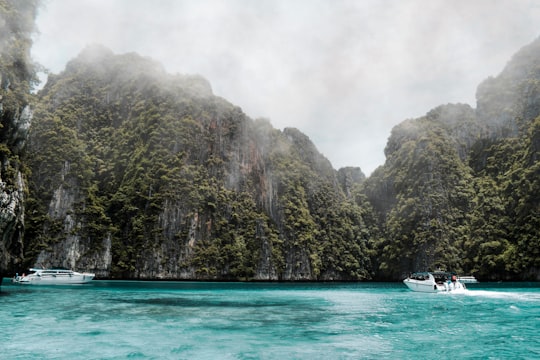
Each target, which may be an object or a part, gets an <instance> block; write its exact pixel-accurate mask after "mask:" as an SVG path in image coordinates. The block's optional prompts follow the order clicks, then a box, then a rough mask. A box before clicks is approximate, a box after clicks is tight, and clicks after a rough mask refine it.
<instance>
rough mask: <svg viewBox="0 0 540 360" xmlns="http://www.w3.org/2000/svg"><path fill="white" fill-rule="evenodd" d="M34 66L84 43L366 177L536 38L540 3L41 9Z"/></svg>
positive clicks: (61, 61)
mask: <svg viewBox="0 0 540 360" xmlns="http://www.w3.org/2000/svg"><path fill="white" fill-rule="evenodd" d="M44 3H45V5H44V6H43V7H42V8H41V9H40V11H39V14H38V18H37V26H38V31H39V34H38V35H36V38H35V42H34V47H33V52H32V53H33V56H34V59H35V60H36V61H38V62H39V63H41V64H42V65H44V66H45V67H46V68H48V69H49V70H50V71H52V72H54V73H59V72H61V71H62V70H63V69H64V67H65V65H66V63H67V62H68V61H69V60H70V59H72V58H74V57H75V56H77V55H78V54H79V52H80V51H81V50H82V49H83V48H84V47H85V46H86V45H88V44H92V43H100V44H103V45H105V46H107V47H109V48H110V49H111V50H113V51H114V52H115V53H125V52H133V51H134V52H137V53H139V54H141V55H143V56H149V57H151V58H153V59H155V60H157V61H159V62H161V63H162V64H163V65H164V66H165V68H166V70H167V71H168V72H170V73H181V74H200V75H202V76H203V77H205V78H206V79H208V80H209V81H210V83H211V85H212V88H213V91H214V93H215V94H216V95H219V96H222V97H224V98H226V99H227V100H229V101H230V102H232V103H234V104H235V105H238V106H240V107H241V108H242V109H243V110H244V112H245V113H246V114H247V115H248V116H249V117H251V118H258V117H264V118H268V119H270V121H271V123H272V124H273V126H274V127H276V128H278V129H283V128H285V127H296V128H298V129H300V130H301V131H302V132H304V133H305V134H306V135H308V136H309V137H310V138H311V140H312V141H313V142H314V143H315V145H316V146H317V148H318V149H319V151H321V152H322V153H323V154H324V155H325V156H326V157H327V158H328V159H329V160H330V161H331V162H332V164H333V166H334V168H336V169H338V168H340V167H343V166H360V167H361V169H362V171H364V173H365V174H366V175H369V174H370V173H371V172H372V171H373V170H374V169H375V168H376V167H377V166H379V165H382V164H383V163H384V160H385V158H384V147H385V145H386V141H387V139H388V137H389V135H390V131H391V129H392V127H393V126H394V125H396V124H398V123H399V122H401V121H403V120H405V119H407V118H415V117H419V116H422V115H424V114H425V113H427V112H428V111H429V110H431V109H432V108H434V107H436V106H438V105H441V104H446V103H468V104H470V105H471V106H473V107H475V106H476V101H475V92H476V87H477V85H478V84H479V83H480V82H481V81H482V80H484V79H485V78H487V77H488V76H496V75H497V74H498V73H499V72H500V71H501V70H502V69H503V67H504V66H505V64H506V63H507V62H508V61H509V60H510V58H511V57H512V55H513V54H514V53H515V52H517V51H518V50H519V49H520V48H521V47H522V46H524V45H527V44H528V43H530V42H532V41H533V40H534V39H536V38H537V37H538V36H539V35H540V1H538V0H474V1H471V0H350V1H347V0H320V1H318V0H46V1H44Z"/></svg>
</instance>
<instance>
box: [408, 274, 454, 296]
mask: <svg viewBox="0 0 540 360" xmlns="http://www.w3.org/2000/svg"><path fill="white" fill-rule="evenodd" d="M403 283H404V284H405V285H407V287H408V288H409V289H411V290H413V291H419V292H441V291H445V292H449V291H463V290H465V285H464V284H463V283H462V282H461V281H459V279H458V277H457V276H456V275H455V274H452V273H449V272H445V271H436V272H417V273H413V274H411V275H409V277H408V278H406V279H405V280H403Z"/></svg>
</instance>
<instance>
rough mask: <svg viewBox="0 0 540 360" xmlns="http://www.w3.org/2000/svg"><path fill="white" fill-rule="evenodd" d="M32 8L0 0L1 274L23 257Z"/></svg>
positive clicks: (28, 3)
mask: <svg viewBox="0 0 540 360" xmlns="http://www.w3.org/2000/svg"><path fill="white" fill-rule="evenodd" d="M36 8H37V2H36V1H25V2H20V1H5V0H4V1H0V280H1V277H2V274H3V273H10V272H12V271H13V269H15V268H16V267H18V266H20V264H21V263H22V259H23V233H24V205H25V191H26V183H25V174H24V170H23V167H24V166H23V164H22V163H21V160H20V158H21V155H22V153H23V150H24V147H25V143H26V138H27V133H28V129H29V127H30V122H31V120H32V110H31V108H30V105H29V101H30V100H29V97H30V96H29V94H30V89H31V84H32V82H33V81H34V80H35V79H34V65H33V63H32V62H31V60H30V46H31V34H32V32H33V31H34V18H35V15H36Z"/></svg>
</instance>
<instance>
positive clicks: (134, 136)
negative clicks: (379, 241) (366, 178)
mask: <svg viewBox="0 0 540 360" xmlns="http://www.w3.org/2000/svg"><path fill="white" fill-rule="evenodd" d="M27 160H28V164H29V166H30V168H31V169H32V176H31V178H30V180H31V181H30V192H31V194H32V200H33V201H32V202H31V204H29V209H28V218H29V219H31V226H29V228H28V235H29V237H28V239H29V241H28V244H27V245H28V249H29V254H31V256H32V258H34V259H35V262H36V263H37V264H50V265H52V264H62V265H64V266H70V267H83V268H88V269H91V270H93V271H96V272H97V273H98V274H99V275H100V276H106V277H109V276H111V277H121V278H174V279H240V278H246V279H259V280H262V279H264V280H321V279H342V280H359V279H368V278H370V277H371V268H370V260H369V256H368V250H367V241H368V238H367V234H368V231H367V226H366V225H365V224H364V223H363V221H362V214H361V209H360V208H359V207H358V206H357V205H356V204H355V203H354V201H353V200H352V198H351V196H346V195H345V192H344V187H341V186H340V181H338V174H337V172H336V171H335V170H334V169H333V168H332V165H331V164H330V162H329V161H328V160H327V159H326V158H324V157H323V156H322V155H321V154H320V153H319V152H318V151H317V149H316V147H315V145H314V144H313V143H312V142H311V141H310V139H309V138H308V137H307V136H305V135H304V134H302V133H301V132H300V131H299V130H297V129H293V128H287V129H285V130H283V131H279V130H276V129H274V128H273V127H272V126H271V124H270V123H269V122H268V121H266V120H263V119H259V120H252V119H250V118H248V117H247V116H246V115H245V114H244V113H243V112H242V110H241V109H240V108H238V107H236V106H234V105H232V104H230V103H229V102H227V101H226V100H224V99H222V98H219V97H216V96H214V95H213V93H212V90H211V87H210V85H209V83H208V82H207V81H206V80H205V79H203V78H201V77H198V76H186V75H170V74H167V73H165V71H164V70H163V69H162V67H161V66H160V65H159V64H157V63H155V62H153V61H152V60H150V59H148V58H143V57H141V56H139V55H136V54H124V55H114V54H113V53H112V52H111V51H110V50H108V49H106V48H103V47H101V46H91V47H88V48H87V49H85V50H84V51H83V52H82V53H81V54H80V55H79V56H78V57H77V58H76V59H74V60H72V61H71V62H70V63H69V64H68V65H67V66H66V70H65V71H64V72H62V73H61V74H58V75H51V76H50V77H49V81H48V83H47V85H46V86H45V87H44V89H43V90H42V91H41V92H40V93H39V105H38V106H37V107H36V111H35V117H34V123H33V127H32V131H31V134H30V137H29V151H28V156H27ZM362 177H363V176H362V175H361V174H360V175H357V177H356V178H351V179H352V182H349V183H348V184H347V188H348V190H347V191H348V192H349V193H350V192H351V187H352V186H353V185H354V182H355V181H356V180H355V179H358V180H359V181H360V179H362ZM32 214H39V215H38V216H35V215H32ZM36 240H37V241H36Z"/></svg>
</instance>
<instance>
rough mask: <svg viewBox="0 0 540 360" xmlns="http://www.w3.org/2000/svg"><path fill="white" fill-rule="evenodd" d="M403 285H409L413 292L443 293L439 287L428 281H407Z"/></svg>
mask: <svg viewBox="0 0 540 360" xmlns="http://www.w3.org/2000/svg"><path fill="white" fill-rule="evenodd" d="M403 283H404V284H405V285H407V287H408V288H409V289H411V290H412V291H418V292H426V293H432V292H438V291H441V290H439V288H438V287H437V284H435V283H434V282H432V281H428V280H426V281H418V280H412V279H405V280H403Z"/></svg>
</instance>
